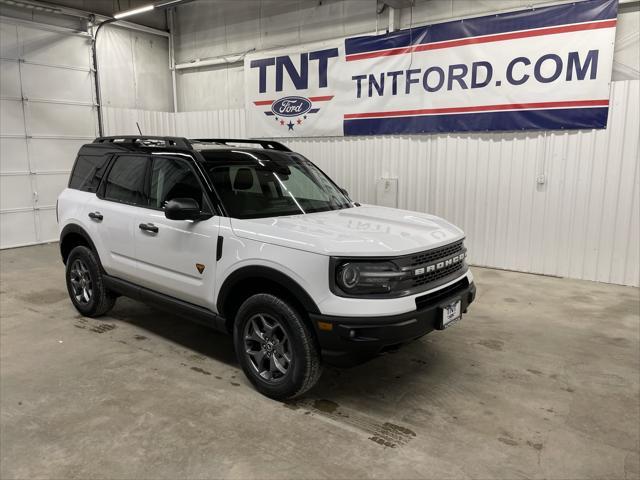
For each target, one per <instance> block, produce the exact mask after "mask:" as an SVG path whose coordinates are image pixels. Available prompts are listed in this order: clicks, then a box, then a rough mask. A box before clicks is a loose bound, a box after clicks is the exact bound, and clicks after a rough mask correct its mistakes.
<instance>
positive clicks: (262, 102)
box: [253, 95, 333, 107]
mask: <svg viewBox="0 0 640 480" xmlns="http://www.w3.org/2000/svg"><path fill="white" fill-rule="evenodd" d="M332 98H333V95H324V96H321V97H309V100H311V101H312V102H328V101H329V100H331V99H332ZM273 102H275V100H258V101H255V102H253V104H254V105H255V106H256V107H261V106H264V105H271V104H272V103H273Z"/></svg>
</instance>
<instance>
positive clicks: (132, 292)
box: [103, 274, 228, 333]
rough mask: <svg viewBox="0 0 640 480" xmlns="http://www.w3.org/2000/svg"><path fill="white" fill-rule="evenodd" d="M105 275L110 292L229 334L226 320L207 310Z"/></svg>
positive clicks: (105, 281)
mask: <svg viewBox="0 0 640 480" xmlns="http://www.w3.org/2000/svg"><path fill="white" fill-rule="evenodd" d="M103 275H104V283H105V286H106V287H107V289H108V290H111V291H113V292H115V293H118V294H120V295H124V296H125V297H129V298H132V299H134V300H139V301H141V302H143V303H147V304H149V305H151V306H154V307H160V308H165V309H167V310H169V311H171V312H172V313H175V314H176V315H179V316H181V317H184V318H186V319H188V320H192V321H194V322H196V323H199V324H201V325H205V326H207V327H212V328H214V329H216V330H218V331H221V332H224V333H228V331H227V328H226V322H225V319H224V318H223V317H221V316H220V315H218V314H216V313H213V312H212V311H211V310H209V309H207V308H204V307H200V306H198V305H194V304H192V303H188V302H185V301H183V300H179V299H177V298H174V297H170V296H169V295H165V294H163V293H159V292H156V291H154V290H151V289H149V288H146V287H141V286H139V285H136V284H134V283H131V282H128V281H126V280H121V279H119V278H116V277H112V276H110V275H106V274H103Z"/></svg>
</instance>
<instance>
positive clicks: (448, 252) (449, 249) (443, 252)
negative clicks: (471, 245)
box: [411, 240, 464, 267]
mask: <svg viewBox="0 0 640 480" xmlns="http://www.w3.org/2000/svg"><path fill="white" fill-rule="evenodd" d="M463 243H464V242H463V241H462V240H460V241H459V242H456V243H452V244H450V245H445V246H444V247H440V248H435V249H433V250H427V251H426V252H421V253H418V254H417V255H414V256H412V257H411V266H412V267H416V266H418V265H422V264H423V263H430V262H432V261H433V260H439V259H441V258H447V257H451V256H453V255H456V254H458V253H460V252H462V250H463V249H464V246H463Z"/></svg>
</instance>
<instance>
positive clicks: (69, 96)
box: [22, 64, 93, 103]
mask: <svg viewBox="0 0 640 480" xmlns="http://www.w3.org/2000/svg"><path fill="white" fill-rule="evenodd" d="M92 87H93V76H92V75H91V72H88V71H87V72H85V71H81V70H69V69H66V68H56V67H46V66H43V65H32V64H25V65H23V66H22V89H23V91H24V96H25V97H27V98H29V99H47V100H56V101H63V102H64V101H69V102H86V103H92V102H93V88H92Z"/></svg>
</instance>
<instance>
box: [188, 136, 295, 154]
mask: <svg viewBox="0 0 640 480" xmlns="http://www.w3.org/2000/svg"><path fill="white" fill-rule="evenodd" d="M190 141H191V142H201V143H219V144H222V145H229V144H230V143H248V144H256V145H260V146H261V147H262V148H264V149H265V150H279V151H281V152H290V151H291V149H289V148H288V147H287V146H285V145H283V144H282V143H280V142H275V141H273V140H255V139H248V138H192V139H190Z"/></svg>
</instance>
